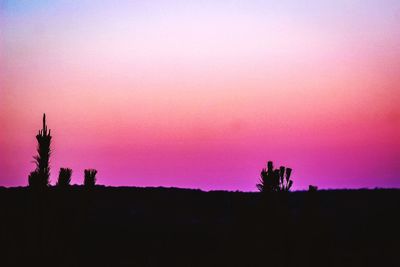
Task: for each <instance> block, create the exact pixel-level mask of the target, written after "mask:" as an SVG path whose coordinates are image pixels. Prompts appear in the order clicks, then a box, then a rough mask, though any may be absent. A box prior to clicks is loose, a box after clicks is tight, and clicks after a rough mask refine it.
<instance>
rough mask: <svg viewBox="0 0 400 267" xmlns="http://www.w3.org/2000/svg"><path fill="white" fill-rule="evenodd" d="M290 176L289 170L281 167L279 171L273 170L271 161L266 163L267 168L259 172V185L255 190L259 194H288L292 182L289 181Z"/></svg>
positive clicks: (290, 170) (290, 171)
mask: <svg viewBox="0 0 400 267" xmlns="http://www.w3.org/2000/svg"><path fill="white" fill-rule="evenodd" d="M291 174H292V169H291V168H286V167H284V166H281V167H280V168H279V169H274V165H273V163H272V161H268V163H267V168H266V169H265V168H264V169H262V170H261V174H260V183H259V184H257V188H258V190H260V191H261V192H279V191H284V192H288V191H290V188H291V187H292V185H293V181H292V180H291V179H290V176H291Z"/></svg>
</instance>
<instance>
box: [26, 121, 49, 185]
mask: <svg viewBox="0 0 400 267" xmlns="http://www.w3.org/2000/svg"><path fill="white" fill-rule="evenodd" d="M36 140H37V142H38V146H37V155H36V156H34V157H33V158H34V159H35V164H36V169H35V170H34V171H33V172H31V173H30V174H29V179H28V182H29V186H31V187H41V188H44V187H47V186H48V185H49V182H50V181H49V177H50V164H49V161H50V154H51V149H50V144H51V132H50V130H47V125H46V114H43V128H42V130H39V132H38V134H37V135H36Z"/></svg>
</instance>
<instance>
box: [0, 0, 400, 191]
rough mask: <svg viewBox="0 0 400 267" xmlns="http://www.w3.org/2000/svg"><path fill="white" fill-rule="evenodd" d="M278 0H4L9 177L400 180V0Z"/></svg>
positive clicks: (299, 183)
mask: <svg viewBox="0 0 400 267" xmlns="http://www.w3.org/2000/svg"><path fill="white" fill-rule="evenodd" d="M273 2H276V1H271V2H268V1H228V0H224V1H218V4H216V3H215V1H201V2H198V3H197V4H195V3H190V2H189V1H161V0H159V1H135V2H134V3H130V2H129V1H120V2H119V3H118V4H115V3H114V2H113V1H96V3H94V2H93V1H79V2H75V3H71V2H70V1H34V3H32V1H5V2H2V3H1V4H0V123H1V134H0V170H1V175H0V186H1V185H3V186H19V185H21V186H22V185H26V184H27V176H28V174H29V172H30V171H31V170H33V169H34V164H33V163H32V162H31V161H32V156H33V155H34V154H35V149H36V143H35V141H36V140H35V134H36V132H37V130H39V128H40V127H41V117H42V114H43V112H46V114H47V117H48V125H49V128H51V129H52V133H53V140H54V142H53V155H52V158H51V166H52V174H51V180H52V183H53V184H54V183H55V181H56V179H57V175H58V169H59V168H60V167H70V168H72V169H73V171H74V172H73V177H72V182H73V183H78V184H80V183H82V180H83V169H85V168H96V169H98V171H99V173H98V182H99V183H100V184H106V185H135V186H176V187H190V188H201V189H205V190H211V189H229V190H243V191H254V190H256V187H255V184H256V183H257V181H258V177H259V172H260V170H261V168H263V167H264V165H265V163H266V161H268V160H273V161H274V162H275V163H276V165H277V166H280V165H285V166H288V167H292V168H293V169H294V172H293V179H294V186H295V189H305V188H307V187H308V185H309V184H313V185H317V186H318V187H319V188H358V187H400V176H399V173H400V138H399V137H400V105H399V103H400V75H399V73H400V27H398V25H400V2H398V1H389V0H388V1H371V0H370V1H344V0H339V1H331V2H332V3H328V2H329V1H317V0H315V1H294V0H293V1H279V3H273ZM321 2H323V3H321ZM200 3H201V4H200Z"/></svg>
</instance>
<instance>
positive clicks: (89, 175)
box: [83, 169, 97, 187]
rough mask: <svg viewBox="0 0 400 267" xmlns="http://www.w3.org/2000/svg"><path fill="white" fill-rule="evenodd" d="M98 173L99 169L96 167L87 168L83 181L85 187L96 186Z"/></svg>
mask: <svg viewBox="0 0 400 267" xmlns="http://www.w3.org/2000/svg"><path fill="white" fill-rule="evenodd" d="M96 174H97V170H95V169H87V170H85V180H84V182H83V184H84V185H85V187H94V186H95V184H96Z"/></svg>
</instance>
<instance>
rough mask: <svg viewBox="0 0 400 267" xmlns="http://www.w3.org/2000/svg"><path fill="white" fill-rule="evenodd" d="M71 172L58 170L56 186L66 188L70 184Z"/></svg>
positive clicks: (67, 169)
mask: <svg viewBox="0 0 400 267" xmlns="http://www.w3.org/2000/svg"><path fill="white" fill-rule="evenodd" d="M71 175H72V170H71V169H70V168H60V172H59V174H58V181H57V186H59V187H68V186H69V185H70V183H71Z"/></svg>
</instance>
